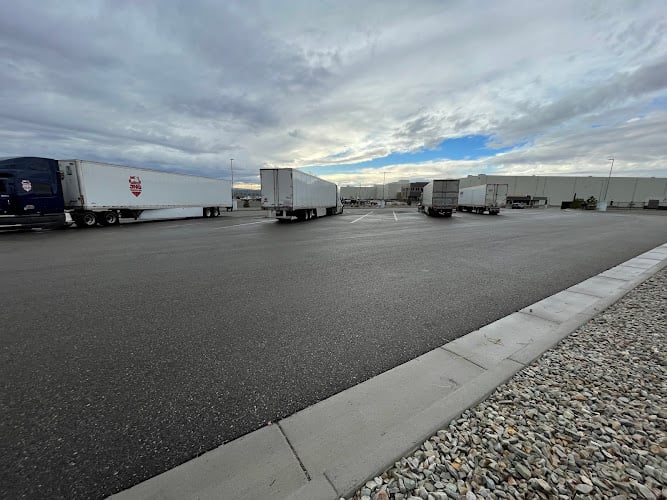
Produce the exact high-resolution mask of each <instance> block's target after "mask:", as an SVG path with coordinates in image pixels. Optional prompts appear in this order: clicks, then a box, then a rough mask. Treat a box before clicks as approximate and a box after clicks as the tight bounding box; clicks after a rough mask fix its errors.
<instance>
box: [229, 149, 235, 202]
mask: <svg viewBox="0 0 667 500" xmlns="http://www.w3.org/2000/svg"><path fill="white" fill-rule="evenodd" d="M229 169H230V170H231V171H232V198H234V158H230V159H229Z"/></svg>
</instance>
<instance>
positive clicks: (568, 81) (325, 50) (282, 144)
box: [0, 0, 667, 186]
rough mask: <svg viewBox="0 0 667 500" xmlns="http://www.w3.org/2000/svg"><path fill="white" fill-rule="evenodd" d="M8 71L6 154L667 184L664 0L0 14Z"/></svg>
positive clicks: (253, 173) (7, 0)
mask: <svg viewBox="0 0 667 500" xmlns="http://www.w3.org/2000/svg"><path fill="white" fill-rule="evenodd" d="M0 64H1V65H2V83H1V84H0V156H15V155H33V156H44V157H51V158H82V159H90V160H99V161H105V162H111V163H120V164H125V165H134V166H145V167H149V168H159V169H164V170H171V171H179V172H186V173H195V174H201V175H207V176H213V177H222V178H229V177H230V161H229V159H230V158H234V162H233V167H234V178H235V181H236V185H237V186H242V185H247V184H253V183H257V182H258V174H259V168H261V167H274V166H275V167H300V168H303V169H304V170H306V171H308V172H312V173H314V174H316V175H320V176H322V177H325V178H328V179H331V180H334V181H336V182H338V183H339V184H341V185H359V184H373V183H382V182H383V179H385V178H386V181H387V182H390V181H394V180H398V179H411V180H426V179H429V178H434V177H462V176H465V175H468V174H478V173H492V172H493V173H505V174H529V175H531V174H561V175H564V174H577V175H579V174H580V175H596V174H599V175H607V174H608V172H609V166H610V161H608V158H610V157H612V156H613V157H614V158H615V163H614V174H615V175H619V176H621V175H628V176H630V175H632V176H634V175H640V176H662V177H667V8H666V7H665V2H664V0H655V1H630V0H628V1H607V0H604V1H602V0H600V1H585V0H575V1H571V2H569V1H566V0H559V1H557V2H534V1H527V0H520V1H514V2H513V1H502V2H498V1H494V0H489V1H481V0H480V1H467V2H463V1H461V2H457V1H440V0H438V1H427V0H420V1H415V2H399V1H395V2H394V1H391V0H381V1H359V0H350V1H345V0H336V1H333V0H332V1H328V0H321V1H315V0H303V1H288V0H285V1H277V0H243V1H238V2H235V1H231V0H226V1H224V2H222V1H218V0H187V1H186V0H179V1H177V0H161V1H157V0H134V1H132V0H109V1H99V0H86V1H80V0H79V1H73V0H58V1H53V2H50V1H44V0H40V1H37V0H22V1H21V2H17V1H15V0H0Z"/></svg>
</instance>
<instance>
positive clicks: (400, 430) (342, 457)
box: [111, 244, 667, 500]
mask: <svg viewBox="0 0 667 500" xmlns="http://www.w3.org/2000/svg"><path fill="white" fill-rule="evenodd" d="M665 265H667V244H665V245H661V246H659V247H657V248H655V249H653V250H650V251H648V252H645V253H644V254H642V255H640V256H638V257H636V258H634V259H630V260H629V261H627V262H625V263H623V264H620V265H618V266H616V267H613V268H611V269H609V270H607V271H605V272H603V273H601V274H599V275H597V276H594V277H592V278H590V279H588V280H585V281H583V282H581V283H579V284H577V285H574V286H572V287H571V288H569V289H567V290H564V291H562V292H559V293H557V294H555V295H552V296H551V297H547V298H546V299H544V300H541V301H539V302H536V303H535V304H532V305H530V306H528V307H525V308H523V309H521V310H520V311H518V312H516V313H514V314H510V315H509V316H507V317H505V318H502V319H500V320H498V321H496V322H494V323H491V324H489V325H486V326H484V327H483V328H480V329H479V330H475V331H473V332H471V333H469V334H467V335H465V336H463V337H460V338H458V339H456V340H454V341H452V342H449V343H447V344H445V345H444V346H441V347H440V348H437V349H434V350H432V351H430V352H427V353H426V354H423V355H422V356H419V357H418V358H416V359H413V360H412V361H409V362H407V363H405V364H403V365H400V366H397V367H395V368H393V369H391V370H389V371H387V372H385V373H383V374H380V375H378V376H376V377H374V378H372V379H370V380H367V381H365V382H363V383H361V384H359V385H357V386H354V387H351V388H349V389H347V390H345V391H343V392H341V393H339V394H336V395H334V396H332V397H330V398H328V399H326V400H324V401H321V402H319V403H317V404H315V405H313V406H311V407H308V408H305V409H304V410H301V411H299V412H297V413H296V414H294V415H291V416H290V417H287V418H285V419H283V420H281V421H280V422H278V423H277V424H274V425H271V426H268V427H264V428H262V429H259V430H257V431H255V432H253V433H251V434H249V435H247V436H244V437H242V438H240V439H237V440H235V441H233V442H231V443H227V444H225V445H222V446H220V447H219V448H216V449H215V450H213V451H211V452H209V453H206V454H204V455H202V456H201V457H198V458H196V459H194V460H192V461H190V462H187V463H185V464H183V465H181V466H179V467H176V468H175V469H172V470H170V471H167V472H165V473H163V474H161V475H159V476H156V477H154V478H152V479H149V480H148V481H145V482H144V483H141V484H139V485H137V486H135V487H133V488H131V489H129V490H126V491H124V492H121V493H119V494H117V495H114V496H113V497H111V498H114V499H119V500H120V499H123V500H125V499H146V498H150V499H157V498H166V499H172V498H173V499H176V498H182V499H190V498H192V499H195V498H197V499H208V498H211V499H213V498H234V499H254V498H273V499H284V498H289V499H291V500H299V499H312V500H319V499H322V500H326V499H331V500H334V499H336V498H340V497H341V496H348V495H350V494H351V493H353V492H354V491H355V490H356V489H357V488H358V487H359V486H360V485H361V483H362V482H363V481H365V480H366V479H367V478H369V477H373V476H374V475H376V474H379V473H381V472H382V471H384V470H386V469H387V468H388V467H390V466H391V465H392V464H393V462H394V460H396V457H400V456H403V455H405V454H406V453H410V452H411V451H412V450H414V449H416V448H417V447H419V446H420V445H421V444H422V442H423V441H424V440H426V439H427V438H428V437H429V436H431V435H433V433H435V432H436V431H437V430H438V429H441V428H443V427H444V426H446V425H447V424H448V423H449V422H450V421H451V420H453V419H455V418H457V417H458V416H459V415H460V414H461V413H463V411H465V410H466V409H467V408H470V407H472V406H474V405H475V404H478V403H479V402H481V401H483V400H484V399H485V398H487V397H488V395H489V394H491V393H492V392H493V391H494V390H495V389H496V387H498V386H499V385H500V384H502V383H504V382H506V381H507V380H509V379H510V378H511V377H512V376H513V375H514V374H515V373H517V372H518V371H519V370H521V369H522V368H524V367H525V366H527V365H529V364H530V363H532V362H533V361H534V360H535V359H536V358H538V357H539V356H540V355H542V354H543V353H544V352H545V351H546V350H548V349H549V348H551V347H553V346H554V345H556V344H557V343H558V342H559V341H560V340H562V339H563V338H564V337H566V336H568V335H569V334H570V333H571V332H573V331H574V330H576V329H577V328H578V327H579V326H581V325H582V324H584V323H585V322H586V321H588V320H589V319H591V318H592V317H594V316H595V315H596V314H598V313H599V312H601V311H603V310H604V309H606V308H607V307H609V306H610V305H611V304H613V303H614V302H616V301H617V300H618V299H620V298H621V297H622V296H623V295H625V294H626V293H627V292H628V291H630V290H632V289H633V288H634V287H635V286H637V285H638V284H639V283H641V282H643V281H644V280H646V279H647V278H649V277H650V276H652V275H653V274H655V273H656V272H658V271H659V270H660V269H662V268H663V267H665Z"/></svg>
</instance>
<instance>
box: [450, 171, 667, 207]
mask: <svg viewBox="0 0 667 500" xmlns="http://www.w3.org/2000/svg"><path fill="white" fill-rule="evenodd" d="M480 184H507V185H508V189H507V193H508V197H507V198H508V203H511V202H514V201H518V202H523V203H526V204H527V205H529V206H545V205H546V206H552V207H553V206H561V205H562V204H563V202H571V201H572V200H574V199H575V198H577V199H582V200H587V199H589V198H590V197H594V198H595V199H596V200H598V201H606V202H607V204H608V206H609V207H617V208H637V207H643V206H644V205H645V204H646V203H648V201H649V200H664V199H665V198H667V178H658V177H611V178H609V177H560V176H541V175H532V176H523V175H514V176H506V175H486V174H480V175H469V176H468V177H465V178H463V179H461V184H460V186H461V187H462V188H463V187H470V186H478V185H480Z"/></svg>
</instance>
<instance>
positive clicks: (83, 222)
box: [74, 212, 97, 227]
mask: <svg viewBox="0 0 667 500" xmlns="http://www.w3.org/2000/svg"><path fill="white" fill-rule="evenodd" d="M74 222H75V223H76V225H77V226H78V227H95V225H96V224H97V217H95V212H84V213H83V214H81V215H79V216H77V217H76V218H74Z"/></svg>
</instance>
